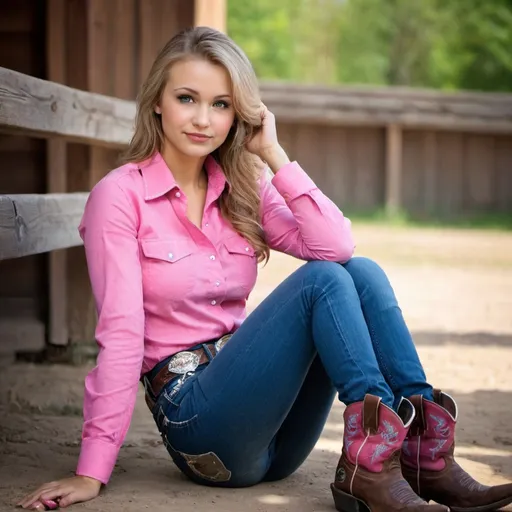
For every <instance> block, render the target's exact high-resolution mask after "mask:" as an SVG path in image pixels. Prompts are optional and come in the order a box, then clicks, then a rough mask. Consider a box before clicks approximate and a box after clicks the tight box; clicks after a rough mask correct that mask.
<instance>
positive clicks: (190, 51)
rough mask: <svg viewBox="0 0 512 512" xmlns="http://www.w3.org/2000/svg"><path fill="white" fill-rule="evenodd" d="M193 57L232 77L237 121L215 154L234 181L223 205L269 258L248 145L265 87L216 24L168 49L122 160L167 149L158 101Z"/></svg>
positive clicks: (149, 82)
mask: <svg viewBox="0 0 512 512" xmlns="http://www.w3.org/2000/svg"><path fill="white" fill-rule="evenodd" d="M189 58H200V59H204V60H207V61H209V62H212V63H213V64H217V65H221V66H223V67H224V68H225V69H226V70H227V72H228V74H229V76H230V78H231V84H232V92H233V108H234V110H235V122H234V123H233V127H232V128H231V130H230V132H229V134H228V136H227V138H226V140H225V142H224V143H223V144H222V145H221V146H220V147H219V148H218V149H217V150H216V151H214V153H213V154H212V156H213V157H214V158H215V159H216V160H217V162H218V163H219V164H220V166H221V167H222V170H223V171H224V174H225V176H226V180H227V182H228V183H229V187H226V188H225V189H224V191H223V193H222V194H221V196H220V198H219V205H220V208H221V212H222V215H223V216H224V218H226V219H227V220H229V221H230V222H231V224H232V226H233V228H234V229H235V230H236V231H237V232H238V233H239V234H240V235H242V236H243V237H244V238H245V239H246V240H247V241H248V242H249V243H250V244H251V245H252V246H253V247H254V249H255V251H256V255H257V258H258V261H263V260H265V261H266V260H268V258H269V252H270V251H269V247H268V244H267V243H266V241H265V237H264V234H263V229H262V226H261V219H260V194H259V182H258V178H259V175H260V173H261V170H262V169H261V165H258V162H257V159H255V157H254V155H252V154H251V153H249V152H248V151H247V150H246V149H245V145H244V144H245V142H246V141H247V140H249V139H250V138H251V137H252V136H253V135H254V134H255V133H256V131H257V130H258V129H260V127H261V116H260V102H261V100H260V92H259V87H258V81H257V78H256V74H255V73H254V70H253V67H252V65H251V63H250V61H249V59H248V58H247V56H246V55H245V54H244V52H243V51H242V50H241V49H240V48H239V47H238V46H237V45H236V44H235V43H234V42H233V41H232V40H231V39H230V38H229V37H228V36H226V35H225V34H223V33H222V32H219V31H217V30H214V29H212V28H208V27H196V28H192V29H187V30H184V31H183V32H180V33H179V34H177V35H176V36H175V37H173V38H172V39H171V40H170V41H169V42H168V43H167V44H166V45H165V46H164V47H163V48H162V50H161V51H160V53H159V54H158V56H157V57H156V59H155V62H154V63H153V66H152V67H151V70H150V72H149V75H148V77H147V79H146V81H145V82H144V83H143V84H142V88H141V90H140V93H139V95H138V97H137V115H136V118H135V132H134V135H133V137H132V140H131V142H130V145H129V147H128V149H127V150H126V152H124V154H123V155H122V156H121V161H122V162H123V163H128V162H137V163H138V162H142V161H144V160H146V159H148V158H150V157H151V156H153V155H154V153H155V152H157V151H161V150H162V149H163V144H164V140H165V139H164V133H163V129H162V123H161V117H160V116H159V115H158V114H156V113H155V106H156V105H157V104H158V103H159V102H160V99H161V96H162V93H163V91H164V88H165V85H166V83H167V79H168V76H169V69H170V68H171V66H172V65H173V64H175V63H176V62H178V61H181V60H183V59H189Z"/></svg>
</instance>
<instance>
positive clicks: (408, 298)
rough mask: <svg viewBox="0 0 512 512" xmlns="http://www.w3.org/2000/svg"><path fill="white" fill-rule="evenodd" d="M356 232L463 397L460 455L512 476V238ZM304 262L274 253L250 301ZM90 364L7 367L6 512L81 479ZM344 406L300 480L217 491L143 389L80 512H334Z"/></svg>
mask: <svg viewBox="0 0 512 512" xmlns="http://www.w3.org/2000/svg"><path fill="white" fill-rule="evenodd" d="M355 232H356V238H357V241H358V248H357V254H358V255H365V256H369V257H372V258H375V259H377V260H378V261H379V262H380V263H381V264H382V266H383V267H384V268H385V269H386V271H387V272H388V274H389V276H390V279H391V281H392V283H393V285H394V288H395V291H396V293H397V295H398V298H399V301H400V303H401V306H402V309H403V311H404V315H405V317H406V319H407V321H408V323H409V326H410V328H411V331H412V332H413V334H414V338H415V341H416V343H417V346H418V350H419V352H420V356H421V357H422V360H423V362H424V365H425V368H426V371H427V374H428V377H429V380H430V381H431V382H432V383H434V384H435V385H436V386H438V387H442V388H443V389H445V390H446V391H448V392H449V393H450V394H452V395H453V396H454V397H455V398H456V400H457V401H458V403H459V406H460V421H459V425H458V444H457V448H456V453H457V455H458V458H459V461H460V462H461V464H462V465H463V466H464V467H465V468H466V469H468V470H470V471H471V472H472V473H473V474H474V475H475V476H476V477H478V478H480V479H481V480H482V481H483V482H484V483H488V484H489V483H496V484H497V483H503V482H505V481H507V480H512V405H511V404H512V377H511V375H512V235H511V234H510V233H499V232H485V231H482V232H479V231H459V230H437V229H398V228H397V229H392V228H385V227H375V226H373V227H368V226H361V227H357V228H356V229H355ZM300 264H301V262H297V261H296V260H292V259H291V258H288V257H285V256H283V255H278V254H275V255H273V257H272V259H271V263H270V264H269V265H268V266H267V267H266V268H265V269H263V270H262V271H261V274H260V280H259V283H258V286H257V288H256V290H255V291H254V293H253V295H252V297H251V301H250V307H251V308H254V307H255V306H256V305H257V303H258V302H259V301H260V300H261V299H262V298H263V297H264V296H265V295H267V294H268V293H269V292H270V291H271V290H272V289H273V288H274V287H275V286H276V285H277V284H278V283H279V282H280V281H281V280H282V279H283V277H284V276H285V275H287V274H288V273H290V272H292V271H293V270H294V269H295V268H297V267H298V266H299V265H300ZM87 369H88V367H78V368H76V367H67V366H58V365H55V366H41V365H32V364H20V363H18V364H16V365H11V366H7V367H4V368H1V369H0V510H1V511H4V510H5V511H7V510H13V508H12V507H13V504H14V503H16V501H17V500H18V499H19V498H20V497H21V496H22V495H24V494H25V493H26V492H28V491H30V490H32V489H33V488H34V487H35V486H37V485H39V484H40V483H43V482H44V481H49V480H53V479H58V478H61V477H64V476H67V475H71V474H72V472H73V470H74V468H75V463H76V460H77V456H78V450H79V438H80V427H81V402H82V392H83V378H84V376H85V374H86V372H87ZM342 413H343V406H342V405H340V404H338V403H337V404H336V405H335V406H334V408H333V410H332V413H331V416H330V418H329V421H328V423H327V425H326V427H325V430H324V433H323V436H322V438H321V439H320V440H319V442H318V444H317V446H316V448H315V449H314V451H313V452H312V454H311V455H310V457H309V459H308V460H307V462H306V463H305V464H304V465H303V467H302V468H300V470H299V471H298V472H297V473H296V474H295V475H293V476H292V477H290V478H288V479H287V480H285V481H282V482H278V483H272V484H263V485H259V486H256V487H253V488H249V489H240V490H216V489H211V488H203V487H200V486H197V485H195V484H192V483H190V482H189V481H187V480H186V479H184V478H183V477H182V476H181V475H180V473H179V472H178V470H177V469H176V468H175V467H174V466H173V464H172V462H171V461H170V458H169V457H168V456H167V452H166V451H165V448H164V447H163V445H162V443H161V440H160V437H159V435H158V433H157V432H156V428H155V426H154V424H153V422H152V419H151V417H150V415H149V412H148V410H147V409H146V405H145V403H144V400H143V395H142V393H139V397H138V401H137V406H136V412H135V416H134V419H133V422H132V426H131V429H130V431H129V433H128V436H127V439H126V443H125V446H124V447H123V448H122V450H121V454H120V457H119V459H118V464H117V466H116V469H115V471H114V474H113V477H112V480H111V483H110V484H109V486H108V487H107V488H106V489H105V490H104V491H103V492H102V494H101V495H100V497H98V498H97V499H96V500H94V501H92V502H89V503H86V504H81V505H75V506H73V508H72V509H76V510H96V511H109V512H120V511H126V512H130V511H143V510H146V509H151V510H154V511H162V512H163V511H165V512H169V511H172V510H180V511H181V512H188V511H194V512H195V511H209V510H222V511H226V512H240V511H242V510H243V511H244V512H256V511H268V512H274V511H275V512H278V511H283V512H284V511H294V512H313V511H316V512H321V511H325V512H328V511H332V510H334V508H333V505H332V498H331V494H330V490H329V483H330V482H331V480H332V477H333V474H334V468H335V465H336V463H337V460H338V457H339V453H340V449H341V440H342V432H343V423H342ZM507 510H512V507H511V508H509V509H507Z"/></svg>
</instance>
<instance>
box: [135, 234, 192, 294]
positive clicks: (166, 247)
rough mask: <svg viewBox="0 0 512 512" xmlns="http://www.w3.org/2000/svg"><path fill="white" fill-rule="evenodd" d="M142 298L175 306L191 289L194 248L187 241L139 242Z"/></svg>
mask: <svg viewBox="0 0 512 512" xmlns="http://www.w3.org/2000/svg"><path fill="white" fill-rule="evenodd" d="M140 246H141V249H142V251H141V253H142V257H141V266H142V276H143V280H144V291H145V294H151V295H152V296H154V297H155V296H156V298H158V299H162V300H165V301H170V302H175V303H178V302H179V301H182V300H183V299H184V298H185V297H186V296H187V295H188V294H189V293H190V292H191V291H192V289H193V288H194V285H195V283H196V278H195V271H194V259H195V254H194V253H195V244H194V243H193V242H192V241H191V240H186V239H146V240H140Z"/></svg>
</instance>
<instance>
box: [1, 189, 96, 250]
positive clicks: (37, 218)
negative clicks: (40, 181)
mask: <svg viewBox="0 0 512 512" xmlns="http://www.w3.org/2000/svg"><path fill="white" fill-rule="evenodd" d="M87 196H88V194H87V193H85V192H84V193H81V192H79V193H74V194H20V195H0V260H3V259H8V258H18V257H20V256H26V255H28V254H38V253H42V252H48V251H53V250H55V249H64V248H67V247H74V246H77V245H81V243H82V242H81V239H80V237H79V235H78V231H77V228H78V225H79V223H80V219H81V218H82V214H83V211H84V207H85V202H86V200H87Z"/></svg>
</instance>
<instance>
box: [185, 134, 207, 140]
mask: <svg viewBox="0 0 512 512" xmlns="http://www.w3.org/2000/svg"><path fill="white" fill-rule="evenodd" d="M186 135H187V137H188V138H189V139H191V140H193V141H195V142H205V141H207V140H210V139H211V137H210V136H209V135H205V134H204V133H187V134H186Z"/></svg>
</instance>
